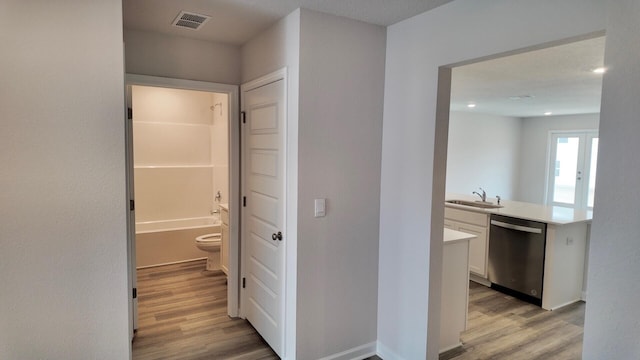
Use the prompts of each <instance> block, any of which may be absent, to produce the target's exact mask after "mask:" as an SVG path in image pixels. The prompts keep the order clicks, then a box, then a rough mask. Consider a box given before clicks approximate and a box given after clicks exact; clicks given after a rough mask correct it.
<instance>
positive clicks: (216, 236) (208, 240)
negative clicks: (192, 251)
mask: <svg viewBox="0 0 640 360" xmlns="http://www.w3.org/2000/svg"><path fill="white" fill-rule="evenodd" d="M196 242H197V243H201V244H208V245H214V244H219V243H221V242H222V234H220V233H213V234H205V235H201V236H198V237H197V238H196Z"/></svg>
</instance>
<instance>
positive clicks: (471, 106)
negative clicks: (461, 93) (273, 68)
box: [467, 103, 476, 109]
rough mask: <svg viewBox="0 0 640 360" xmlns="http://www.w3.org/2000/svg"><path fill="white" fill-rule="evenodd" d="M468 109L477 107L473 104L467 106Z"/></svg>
mask: <svg viewBox="0 0 640 360" xmlns="http://www.w3.org/2000/svg"><path fill="white" fill-rule="evenodd" d="M467 107H468V108H470V109H473V108H474V107H476V104H474V103H471V104H467Z"/></svg>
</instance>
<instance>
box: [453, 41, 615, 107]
mask: <svg viewBox="0 0 640 360" xmlns="http://www.w3.org/2000/svg"><path fill="white" fill-rule="evenodd" d="M604 42H605V40H604V37H600V38H594V39H589V40H584V41H578V42H574V43H570V44H566V45H560V46H555V47H550V48H546V49H542V50H536V51H530V52H526V53H522V54H517V55H512V56H507V57H502V58H498V59H493V60H488V61H483V62H479V63H474V64H470V65H465V66H461V67H456V68H454V69H453V74H452V84H451V110H455V111H467V112H478V113H483V114H494V115H503V116H514V117H536V116H543V115H544V113H545V112H548V111H550V112H552V114H553V115H568V114H587V113H598V112H600V97H601V93H602V74H595V73H593V71H592V70H593V69H595V68H598V67H602V66H603V63H604ZM469 103H474V104H476V107H475V108H473V109H470V108H468V107H467V105H468V104H469Z"/></svg>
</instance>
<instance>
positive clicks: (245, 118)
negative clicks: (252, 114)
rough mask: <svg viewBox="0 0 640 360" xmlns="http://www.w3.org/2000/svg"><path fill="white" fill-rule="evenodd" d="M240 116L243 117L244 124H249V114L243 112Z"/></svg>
mask: <svg viewBox="0 0 640 360" xmlns="http://www.w3.org/2000/svg"><path fill="white" fill-rule="evenodd" d="M240 116H241V117H242V123H243V124H246V123H247V113H246V112H244V111H242V112H240Z"/></svg>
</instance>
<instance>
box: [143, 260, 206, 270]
mask: <svg viewBox="0 0 640 360" xmlns="http://www.w3.org/2000/svg"><path fill="white" fill-rule="evenodd" d="M198 260H207V258H206V257H203V258H196V259H187V260H180V261H172V262H168V263H162V264H153V265H146V266H139V267H136V269H137V270H140V269H148V268H152V267H158V266H164V265H173V264H182V263H187V262H192V261H198Z"/></svg>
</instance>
